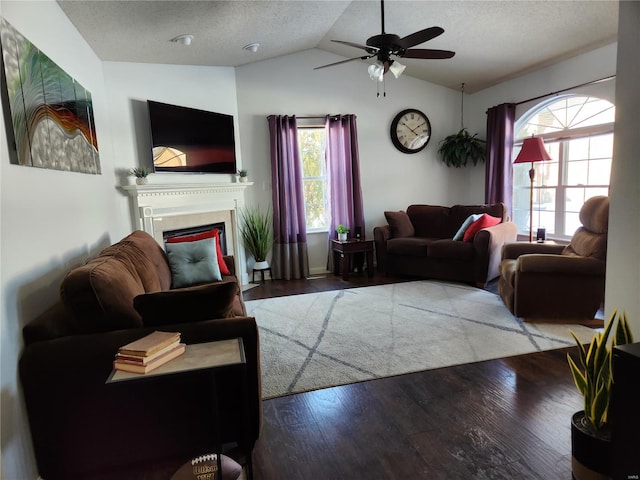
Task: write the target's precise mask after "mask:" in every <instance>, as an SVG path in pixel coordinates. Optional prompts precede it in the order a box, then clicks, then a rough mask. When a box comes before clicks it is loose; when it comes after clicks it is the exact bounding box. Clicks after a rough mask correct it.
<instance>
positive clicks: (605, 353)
mask: <svg viewBox="0 0 640 480" xmlns="http://www.w3.org/2000/svg"><path fill="white" fill-rule="evenodd" d="M616 317H617V323H616ZM614 324H616V326H615V330H614ZM613 332H614V336H613V338H612V339H611V341H610V337H611V334H612V333H613ZM571 335H572V336H573V338H574V339H575V341H576V343H577V344H578V354H579V357H578V363H576V362H575V361H574V360H573V358H571V355H569V354H567V361H568V362H569V367H570V368H571V374H572V375H573V381H574V382H575V384H576V387H578V390H579V391H580V393H581V394H582V396H583V397H584V410H582V411H579V412H576V413H575V414H574V415H573V417H572V418H571V464H572V470H573V477H574V478H575V479H576V480H581V479H583V478H584V479H586V478H602V479H606V478H609V450H610V441H611V428H610V425H609V424H608V419H609V405H610V402H611V386H612V381H613V378H612V347H613V346H614V345H623V344H626V343H632V342H633V335H632V334H631V329H630V327H629V323H628V321H627V316H626V315H625V314H622V315H618V313H617V311H614V312H613V313H612V314H611V318H610V319H609V320H608V322H607V324H606V326H605V328H604V331H603V332H599V333H597V334H596V335H595V336H594V338H593V340H592V341H591V343H590V344H589V345H588V346H585V345H582V343H581V342H580V340H579V339H578V337H577V336H576V335H575V334H574V333H573V332H571Z"/></svg>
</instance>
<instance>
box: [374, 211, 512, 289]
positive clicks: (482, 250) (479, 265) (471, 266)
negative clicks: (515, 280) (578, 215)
mask: <svg viewBox="0 0 640 480" xmlns="http://www.w3.org/2000/svg"><path fill="white" fill-rule="evenodd" d="M485 213H486V214H488V215H490V216H491V217H496V218H498V219H500V223H499V224H497V225H494V226H491V227H488V228H482V229H481V230H479V231H478V232H477V233H476V234H475V235H473V236H472V238H471V239H469V241H463V240H454V239H453V238H454V236H455V235H456V233H457V232H458V230H459V229H460V227H461V226H462V225H463V223H465V220H467V219H468V217H469V216H470V215H472V214H485ZM385 216H386V218H387V222H389V223H388V224H387V225H384V226H379V227H375V228H374V230H373V235H374V240H375V247H376V260H377V266H378V270H379V271H383V272H386V273H388V274H396V275H411V276H417V277H423V278H437V279H442V280H453V281H459V282H467V283H472V284H475V285H477V286H479V287H483V286H484V284H485V283H486V282H488V281H490V280H492V279H493V278H495V277H497V276H498V265H499V264H500V250H501V248H502V245H504V244H505V243H508V242H514V241H515V240H516V236H517V232H518V229H517V226H516V225H515V224H514V223H512V222H510V221H508V219H507V212H506V207H505V205H504V204H503V203H497V204H493V205H454V206H453V207H442V206H436V205H410V206H409V207H408V208H407V211H406V213H405V212H385Z"/></svg>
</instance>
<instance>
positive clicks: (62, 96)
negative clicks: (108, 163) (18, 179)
mask: <svg viewBox="0 0 640 480" xmlns="http://www.w3.org/2000/svg"><path fill="white" fill-rule="evenodd" d="M0 21H1V23H0V40H1V45H2V61H3V65H4V69H3V72H2V73H4V78H3V79H2V80H3V82H2V83H3V89H4V90H5V91H3V92H2V94H3V95H2V100H3V108H4V109H6V108H7V103H8V107H9V111H10V113H11V124H10V125H9V122H5V123H7V130H9V129H10V128H11V127H13V129H12V131H10V132H9V131H8V132H7V136H8V137H9V145H10V148H11V145H13V146H14V148H15V151H14V152H13V155H10V158H11V163H15V164H18V165H25V166H31V167H40V168H50V169H54V170H67V171H72V172H81V173H91V174H100V173H101V171H100V156H99V155H98V140H97V136H96V129H95V122H94V117H93V103H92V100H91V93H90V92H89V91H88V90H87V89H86V88H84V87H83V86H82V85H81V84H80V83H79V82H77V81H76V80H75V79H73V78H72V77H71V76H70V75H68V74H67V73H66V72H65V71H64V70H62V69H61V68H60V67H59V66H58V65H56V63H55V62H53V61H52V60H51V59H50V58H49V57H48V56H46V55H45V54H44V53H42V52H41V51H40V50H39V49H38V48H37V47H36V46H35V45H33V44H32V43H31V42H29V40H27V39H26V38H25V37H24V36H22V35H21V34H20V33H19V32H18V31H17V30H16V29H15V28H14V27H13V26H12V25H11V24H10V23H9V22H7V21H6V20H5V19H4V18H2V19H0Z"/></svg>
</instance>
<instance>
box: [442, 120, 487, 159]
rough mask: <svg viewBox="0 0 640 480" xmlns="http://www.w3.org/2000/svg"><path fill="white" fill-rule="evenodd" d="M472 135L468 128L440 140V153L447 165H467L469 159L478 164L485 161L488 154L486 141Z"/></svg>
mask: <svg viewBox="0 0 640 480" xmlns="http://www.w3.org/2000/svg"><path fill="white" fill-rule="evenodd" d="M477 135H478V134H477V133H475V134H473V135H470V134H469V132H468V131H467V129H466V128H463V129H462V130H460V131H459V132H458V133H456V134H453V135H449V136H448V137H446V138H445V139H444V140H442V141H441V142H440V148H439V149H438V154H439V155H440V156H441V157H442V161H443V162H444V164H445V165H446V166H447V167H456V168H461V167H466V166H467V164H468V163H469V161H471V162H473V164H474V165H477V164H478V162H484V161H485V159H486V156H487V149H486V142H485V141H484V140H480V139H479V138H476V137H477Z"/></svg>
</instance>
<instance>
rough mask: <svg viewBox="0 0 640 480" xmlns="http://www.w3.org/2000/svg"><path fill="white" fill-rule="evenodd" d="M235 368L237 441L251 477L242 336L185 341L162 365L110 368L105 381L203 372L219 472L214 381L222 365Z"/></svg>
mask: <svg viewBox="0 0 640 480" xmlns="http://www.w3.org/2000/svg"><path fill="white" fill-rule="evenodd" d="M228 368H234V369H238V371H239V373H240V376H241V377H240V378H241V385H242V390H243V394H242V398H243V401H242V403H243V405H242V408H243V410H244V415H243V419H242V421H243V423H244V425H243V436H244V438H242V439H241V442H239V443H240V444H241V445H244V448H245V452H244V453H245V454H246V461H247V478H248V479H249V480H251V479H252V478H253V465H252V459H251V457H252V452H251V451H250V448H249V446H248V445H249V444H250V441H249V436H250V434H249V430H250V426H249V421H248V400H247V377H246V359H245V355H244V344H243V343H242V338H232V339H229V340H219V341H215V342H208V343H197V344H193V345H187V348H186V351H185V353H184V354H182V355H180V356H179V357H177V358H175V359H173V360H171V361H170V362H167V363H165V364H164V365H162V366H160V367H158V368H156V369H155V370H152V371H151V372H149V373H145V374H140V373H131V372H124V371H122V370H113V371H112V372H111V375H109V378H107V381H106V383H116V382H126V381H147V382H159V381H162V378H166V377H167V376H170V375H184V374H187V373H192V372H196V371H199V372H202V373H203V374H204V375H205V377H204V378H205V379H208V380H209V387H210V388H209V391H210V393H211V404H212V408H213V415H214V423H215V425H213V428H214V431H215V432H216V433H215V440H214V444H215V451H216V455H217V463H218V472H220V473H222V461H221V458H220V455H221V454H222V442H221V439H220V435H219V431H218V429H219V427H220V411H219V409H218V386H217V384H216V374H217V373H218V372H219V371H220V370H221V369H228Z"/></svg>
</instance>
